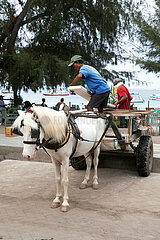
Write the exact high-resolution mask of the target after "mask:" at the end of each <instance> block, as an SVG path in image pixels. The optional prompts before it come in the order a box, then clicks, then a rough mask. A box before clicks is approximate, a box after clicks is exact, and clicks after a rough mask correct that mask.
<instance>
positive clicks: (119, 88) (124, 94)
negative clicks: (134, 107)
mask: <svg viewBox="0 0 160 240" xmlns="http://www.w3.org/2000/svg"><path fill="white" fill-rule="evenodd" d="M113 85H114V87H115V90H116V93H117V98H118V101H117V103H116V104H115V108H117V106H118V109H130V101H131V100H132V97H131V95H130V93H129V91H128V89H127V88H126V87H125V86H124V85H123V82H122V80H121V79H119V78H115V79H114V80H113Z"/></svg>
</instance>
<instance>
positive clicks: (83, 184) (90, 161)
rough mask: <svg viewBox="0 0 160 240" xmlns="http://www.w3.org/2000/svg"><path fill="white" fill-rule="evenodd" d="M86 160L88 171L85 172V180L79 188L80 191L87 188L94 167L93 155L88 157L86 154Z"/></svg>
mask: <svg viewBox="0 0 160 240" xmlns="http://www.w3.org/2000/svg"><path fill="white" fill-rule="evenodd" d="M85 158H86V164H87V169H86V172H85V176H84V180H83V182H82V183H81V184H80V186H79V188H80V189H85V188H87V183H88V181H89V177H90V171H91V166H92V156H91V155H89V156H88V154H86V155H85Z"/></svg>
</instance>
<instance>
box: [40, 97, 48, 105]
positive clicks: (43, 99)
mask: <svg viewBox="0 0 160 240" xmlns="http://www.w3.org/2000/svg"><path fill="white" fill-rule="evenodd" d="M41 106H42V107H47V104H46V99H45V98H42V103H41Z"/></svg>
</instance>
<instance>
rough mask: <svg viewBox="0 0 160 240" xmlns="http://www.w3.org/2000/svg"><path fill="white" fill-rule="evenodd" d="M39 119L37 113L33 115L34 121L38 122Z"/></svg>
mask: <svg viewBox="0 0 160 240" xmlns="http://www.w3.org/2000/svg"><path fill="white" fill-rule="evenodd" d="M37 118H38V116H37V113H36V112H35V111H34V112H33V114H32V119H33V120H34V121H36V119H37Z"/></svg>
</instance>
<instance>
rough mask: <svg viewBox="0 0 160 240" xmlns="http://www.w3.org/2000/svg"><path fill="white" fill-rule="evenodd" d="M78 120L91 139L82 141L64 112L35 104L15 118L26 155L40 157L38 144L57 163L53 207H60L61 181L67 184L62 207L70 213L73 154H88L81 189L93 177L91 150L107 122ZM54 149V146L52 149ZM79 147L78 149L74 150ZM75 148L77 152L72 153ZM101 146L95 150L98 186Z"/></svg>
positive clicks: (79, 126) (96, 183)
mask: <svg viewBox="0 0 160 240" xmlns="http://www.w3.org/2000/svg"><path fill="white" fill-rule="evenodd" d="M76 123H77V125H78V128H79V130H80V134H81V137H82V138H83V139H88V140H89V142H88V141H87V142H86V141H81V140H78V142H77V145H76V141H77V140H76V138H75V136H74V135H73V133H72V128H71V126H70V124H69V123H68V119H67V116H66V114H65V113H64V111H59V112H58V111H55V110H52V109H49V108H44V107H36V106H35V107H33V108H32V109H31V111H29V112H26V113H24V112H22V113H21V114H20V116H18V117H17V119H16V120H15V122H14V124H13V127H14V130H15V131H16V132H17V133H19V134H21V135H23V138H24V147H23V157H24V158H26V159H28V160H33V159H34V158H35V156H36V151H37V148H38V146H39V147H44V148H45V149H46V151H47V152H48V154H49V155H50V157H51V160H52V162H53V163H54V164H55V176H56V189H57V192H56V197H55V199H54V200H53V202H52V207H59V206H60V198H61V184H62V186H63V193H64V194H63V202H62V207H61V210H62V211H63V212H66V211H67V210H68V207H69V203H68V200H69V198H68V185H69V179H68V168H69V159H70V156H71V155H73V157H79V156H82V155H84V156H85V157H86V164H87V169H86V173H85V177H84V180H83V181H82V183H81V185H80V188H86V187H87V183H88V181H89V177H90V169H91V165H92V156H91V154H90V151H91V150H93V149H94V147H95V145H96V144H97V141H99V139H100V138H101V136H102V134H103V132H104V129H105V124H104V120H103V119H101V118H98V119H93V118H85V117H78V118H77V119H76ZM52 148H53V149H52ZM74 150H75V151H74ZM73 151H74V154H72V153H73ZM99 152H100V145H98V147H96V148H95V149H94V152H93V153H94V158H93V163H94V176H93V188H95V189H97V187H98V176H97V166H98V156H99Z"/></svg>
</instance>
